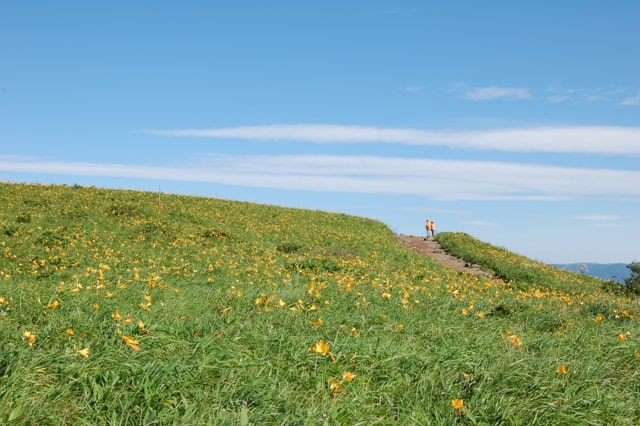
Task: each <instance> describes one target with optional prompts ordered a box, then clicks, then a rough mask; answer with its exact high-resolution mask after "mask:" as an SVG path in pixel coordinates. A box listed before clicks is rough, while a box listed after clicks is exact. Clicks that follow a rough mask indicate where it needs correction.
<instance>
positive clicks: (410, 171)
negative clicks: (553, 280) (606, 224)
mask: <svg viewBox="0 0 640 426" xmlns="http://www.w3.org/2000/svg"><path fill="white" fill-rule="evenodd" d="M0 170H2V171H7V172H21V173H39V174H58V175H79V176H109V177H125V178H140V179H157V180H169V181H187V182H210V183H220V184H229V185H238V186H247V187H261V188H274V189H291V190H304V191H322V192H346V193H370V194H394V195H411V196H421V197H428V198H431V199H440V200H563V199H592V198H597V199H611V198H639V197H640V186H639V185H637V182H640V172H637V171H622V170H607V169H585V168H568V167H554V166H540V165H530V164H517V163H503V162H482V161H458V160H431V159H412V158H388V157H373V156H312V155H213V156H210V157H206V158H203V159H201V160H200V161H199V162H197V163H194V164H190V165H188V166H185V167H175V166H147V165H121V164H95V163H64V162H28V161H11V160H2V159H0Z"/></svg>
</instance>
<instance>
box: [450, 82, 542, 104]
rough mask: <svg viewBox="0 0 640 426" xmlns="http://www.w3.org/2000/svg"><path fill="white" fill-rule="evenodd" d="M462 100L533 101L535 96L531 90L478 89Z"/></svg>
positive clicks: (507, 88) (466, 93)
mask: <svg viewBox="0 0 640 426" xmlns="http://www.w3.org/2000/svg"><path fill="white" fill-rule="evenodd" d="M461 97H462V98H465V99H470V100H472V101H490V100H496V99H518V100H523V99H532V98H533V94H532V93H531V90H530V89H525V88H518V87H497V86H490V87H478V88H475V89H470V90H467V91H465V92H464V93H463V94H462V95H461Z"/></svg>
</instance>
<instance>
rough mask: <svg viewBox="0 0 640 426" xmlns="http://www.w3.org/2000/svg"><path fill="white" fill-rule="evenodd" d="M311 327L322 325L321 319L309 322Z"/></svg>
mask: <svg viewBox="0 0 640 426" xmlns="http://www.w3.org/2000/svg"><path fill="white" fill-rule="evenodd" d="M311 325H313V326H314V327H315V326H318V325H322V318H318V320H317V321H311Z"/></svg>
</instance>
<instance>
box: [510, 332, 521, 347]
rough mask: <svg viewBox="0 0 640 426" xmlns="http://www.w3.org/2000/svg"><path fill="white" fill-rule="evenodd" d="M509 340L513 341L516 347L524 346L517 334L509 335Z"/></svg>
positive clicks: (512, 344)
mask: <svg viewBox="0 0 640 426" xmlns="http://www.w3.org/2000/svg"><path fill="white" fill-rule="evenodd" d="M509 341H510V342H511V346H514V347H516V348H519V347H520V346H522V341H521V340H520V339H519V338H518V336H516V335H515V334H512V335H510V336H509Z"/></svg>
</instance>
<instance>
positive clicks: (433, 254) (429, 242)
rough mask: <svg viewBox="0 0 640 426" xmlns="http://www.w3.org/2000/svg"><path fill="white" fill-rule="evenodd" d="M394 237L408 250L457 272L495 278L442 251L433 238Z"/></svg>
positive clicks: (397, 235) (399, 235)
mask: <svg viewBox="0 0 640 426" xmlns="http://www.w3.org/2000/svg"><path fill="white" fill-rule="evenodd" d="M396 239H397V240H398V241H399V242H400V244H402V245H403V246H405V247H407V248H408V249H409V250H411V251H414V252H416V253H418V254H419V255H422V256H425V257H428V258H429V259H431V260H433V261H435V262H438V263H440V264H442V265H445V266H448V267H449V268H451V269H454V270H456V271H459V272H467V273H469V274H475V275H480V276H481V277H483V278H485V279H489V280H491V279H496V277H495V276H494V275H493V274H491V273H490V272H488V271H485V270H483V269H480V267H479V266H478V265H472V264H470V263H468V262H465V261H464V260H462V259H459V258H457V257H454V256H451V255H450V254H448V253H447V252H446V251H444V250H443V249H442V248H441V247H440V244H438V242H437V241H436V240H434V239H433V238H431V237H429V238H424V237H416V236H412V235H404V234H396Z"/></svg>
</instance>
